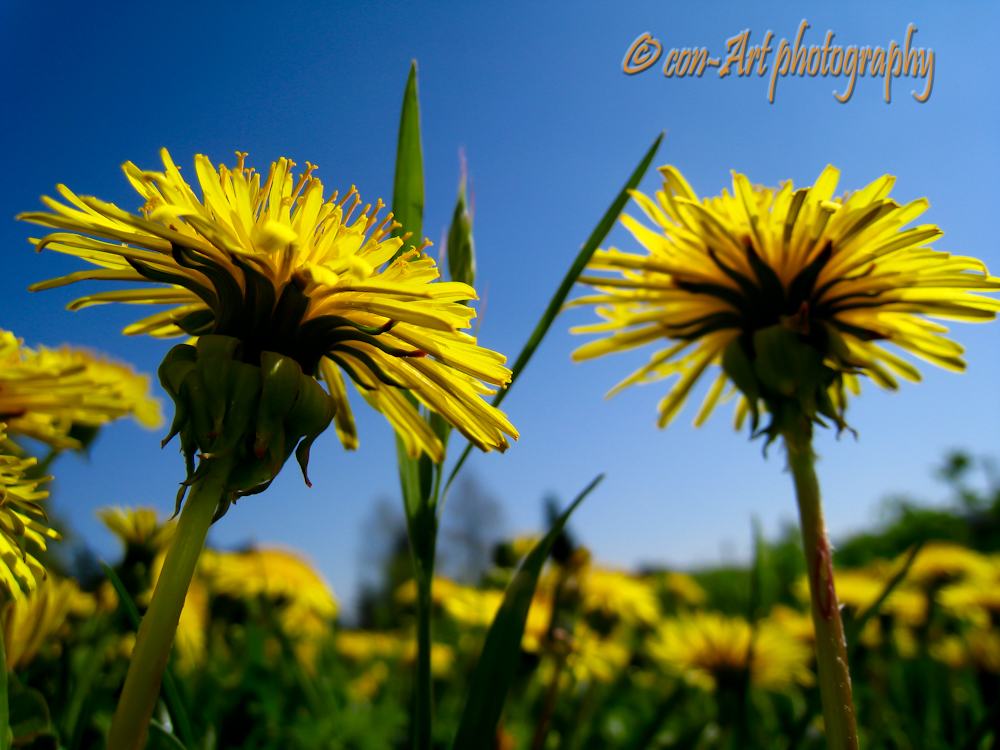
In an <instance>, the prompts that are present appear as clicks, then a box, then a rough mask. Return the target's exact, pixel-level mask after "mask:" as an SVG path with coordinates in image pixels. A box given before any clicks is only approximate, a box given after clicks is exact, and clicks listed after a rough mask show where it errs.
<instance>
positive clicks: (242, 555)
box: [201, 549, 337, 621]
mask: <svg viewBox="0 0 1000 750" xmlns="http://www.w3.org/2000/svg"><path fill="white" fill-rule="evenodd" d="M201 574H202V575H203V576H204V577H205V578H206V580H207V581H208V582H209V585H210V587H211V589H212V591H214V592H215V593H216V594H226V595H227V596H231V597H233V598H236V599H252V598H253V597H256V596H263V597H265V598H267V599H271V600H274V601H282V602H285V603H287V604H288V605H289V606H295V607H298V608H299V609H300V611H307V612H310V613H312V614H314V615H316V616H317V617H319V618H320V619H322V620H326V621H329V620H332V619H333V618H334V617H336V616H337V600H336V599H335V598H334V596H333V592H332V591H331V590H330V587H329V586H328V585H327V584H326V582H325V581H324V580H323V579H322V577H320V575H319V574H318V573H317V572H316V571H315V570H314V569H313V568H312V566H310V565H309V564H308V563H306V562H305V561H304V560H303V559H302V558H301V556H300V555H299V554H297V553H294V552H291V551H287V550H279V549H261V550H253V551H251V552H234V553H212V554H203V555H202V563H201Z"/></svg>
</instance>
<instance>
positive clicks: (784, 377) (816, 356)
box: [722, 322, 849, 443]
mask: <svg viewBox="0 0 1000 750" xmlns="http://www.w3.org/2000/svg"><path fill="white" fill-rule="evenodd" d="M790 325H793V323H792V322H782V323H779V324H777V325H772V326H768V327H766V328H761V329H758V330H756V331H754V332H753V334H752V335H747V334H744V335H742V336H739V337H738V338H735V339H733V340H732V341H730V342H729V344H728V345H727V346H726V348H725V350H724V351H723V353H722V368H723V370H725V372H726V375H727V376H729V378H730V379H731V380H732V381H733V383H734V384H735V385H736V387H737V388H738V389H739V390H740V391H741V392H742V393H743V395H744V396H745V397H746V401H747V404H748V406H749V410H750V418H751V425H752V427H753V429H754V431H755V432H756V430H757V423H758V420H759V416H760V415H759V413H758V401H763V402H764V406H765V408H766V409H767V411H768V412H769V413H770V414H771V423H770V424H769V425H768V426H767V427H765V428H764V431H763V432H764V433H765V434H766V435H767V437H768V442H769V443H770V442H771V441H772V440H774V439H775V438H777V437H778V435H779V434H781V433H782V431H783V430H785V429H786V428H788V427H790V426H792V425H793V424H794V423H795V422H796V421H797V420H798V419H799V417H801V416H805V417H806V418H808V419H809V420H810V421H811V422H819V423H822V420H821V419H820V416H821V415H822V416H824V417H828V418H829V419H830V420H832V421H833V422H834V423H835V424H836V425H837V427H838V428H839V429H841V430H843V429H845V428H846V429H849V428H848V426H847V423H846V422H845V421H844V418H843V414H842V412H841V411H840V410H838V409H837V406H836V405H835V404H834V403H833V400H832V399H831V398H830V388H831V386H834V385H835V384H836V385H837V386H838V387H840V388H843V383H842V373H841V372H839V371H837V370H834V369H833V368H832V367H829V366H828V365H826V364H824V362H823V360H824V355H823V352H822V350H821V349H819V348H817V347H816V346H815V345H814V343H813V342H812V341H807V340H806V339H805V337H804V336H802V335H801V334H800V333H798V332H796V331H794V330H792V329H791V328H790V327H789V326H790Z"/></svg>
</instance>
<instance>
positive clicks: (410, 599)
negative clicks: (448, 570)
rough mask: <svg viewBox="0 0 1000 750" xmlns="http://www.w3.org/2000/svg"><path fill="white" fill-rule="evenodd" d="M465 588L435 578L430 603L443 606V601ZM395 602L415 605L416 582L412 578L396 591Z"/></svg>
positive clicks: (445, 579) (443, 579) (444, 579)
mask: <svg viewBox="0 0 1000 750" xmlns="http://www.w3.org/2000/svg"><path fill="white" fill-rule="evenodd" d="M464 588H465V587H464V586H462V585H460V584H458V583H455V582H454V581H450V580H448V579H447V578H435V579H434V581H433V582H432V583H431V602H433V603H434V604H437V605H438V606H440V605H443V604H444V602H445V600H446V599H448V598H449V597H451V596H454V595H455V594H456V592H459V591H461V590H462V589H464ZM395 597H396V601H397V602H399V603H400V604H416V603H417V582H416V581H414V580H413V579H412V578H411V579H410V580H409V581H407V582H406V583H404V584H403V585H402V586H400V587H399V588H398V589H396V594H395Z"/></svg>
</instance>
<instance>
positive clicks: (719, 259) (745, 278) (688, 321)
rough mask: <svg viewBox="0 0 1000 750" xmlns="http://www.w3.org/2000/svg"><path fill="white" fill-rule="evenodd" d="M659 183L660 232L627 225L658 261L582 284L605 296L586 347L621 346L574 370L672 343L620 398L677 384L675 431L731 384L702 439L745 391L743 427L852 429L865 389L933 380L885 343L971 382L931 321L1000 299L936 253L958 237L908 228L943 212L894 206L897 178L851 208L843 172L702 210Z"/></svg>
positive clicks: (631, 256)
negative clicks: (796, 410) (710, 379)
mask: <svg viewBox="0 0 1000 750" xmlns="http://www.w3.org/2000/svg"><path fill="white" fill-rule="evenodd" d="M660 171H661V173H662V174H663V177H664V179H665V182H664V186H663V190H661V191H658V192H657V193H656V200H655V201H654V200H652V199H650V198H649V197H647V196H645V195H643V194H642V193H639V192H634V193H633V194H632V195H633V197H634V198H635V200H636V202H637V203H638V204H639V206H640V207H641V208H642V209H643V211H644V212H645V213H646V215H647V216H648V217H649V218H650V220H651V221H652V222H653V223H654V224H655V225H656V227H655V229H650V228H648V227H646V226H644V225H643V224H641V223H640V222H638V221H636V220H635V219H633V218H632V217H630V216H624V217H623V218H622V223H623V224H624V225H625V226H626V227H628V229H629V230H631V232H632V233H633V234H634V235H635V237H636V239H638V240H639V242H640V243H641V244H642V245H643V246H644V248H645V250H646V252H645V253H643V254H637V253H628V252H622V251H619V250H616V249H613V248H612V249H611V250H607V251H603V250H599V251H598V252H597V253H596V254H595V255H594V258H593V260H592V261H591V263H590V266H589V268H590V269H591V270H593V271H601V272H610V275H608V276H594V275H591V276H583V277H581V279H580V281H581V282H582V283H586V284H590V285H592V286H594V287H595V289H596V290H597V292H598V294H595V295H593V296H588V297H583V298H581V299H578V300H576V301H575V302H574V304H577V305H579V304H595V305H598V312H599V314H600V315H601V317H602V318H604V322H601V323H596V324H593V325H587V326H581V327H579V328H576V329H575V332H578V333H605V334H607V333H610V334H611V335H610V336H607V337H605V338H602V339H599V340H597V341H594V342H592V343H590V344H586V345H584V346H583V347H581V348H579V349H577V351H576V352H575V353H574V358H575V359H577V360H583V359H591V358H593V357H597V356H600V355H603V354H607V353H610V352H616V351H625V350H628V349H632V348H634V347H637V346H642V345H644V344H647V343H652V342H655V341H660V340H663V339H666V340H668V341H670V342H671V345H670V346H669V347H668V348H666V349H663V350H661V351H659V352H657V353H656V354H654V355H653V357H652V359H651V360H650V362H649V364H647V365H646V366H644V367H643V368H641V369H640V370H638V371H637V372H635V373H633V374H632V375H631V376H629V377H628V378H626V379H625V380H624V381H622V382H621V383H620V384H619V385H618V386H616V387H615V388H614V389H613V390H612V393H616V392H617V391H619V390H621V389H622V388H624V387H626V386H629V385H632V384H635V383H646V382H651V381H655V380H660V379H663V378H669V377H676V382H675V383H674V385H673V387H672V388H671V390H670V392H669V393H668V394H667V396H666V397H665V398H664V399H663V400H662V401H661V402H660V419H659V424H660V426H661V427H662V426H665V425H666V424H667V423H668V422H670V420H671V419H673V417H674V416H675V415H676V414H677V412H678V411H679V410H680V408H681V406H682V405H683V404H684V402H685V400H686V399H687V397H688V395H689V393H690V392H691V390H692V388H693V387H694V385H695V383H696V382H697V381H698V380H699V379H700V378H701V376H702V375H703V374H704V373H705V371H706V370H708V369H709V367H710V366H712V365H717V366H719V367H721V372H719V373H718V375H717V376H716V378H715V381H714V383H713V385H712V386H711V387H710V389H709V391H708V395H707V396H706V398H705V400H704V402H703V404H702V406H701V409H700V411H699V412H698V415H697V417H696V420H695V423H696V424H701V423H702V422H703V421H704V420H705V419H706V418H707V417H708V415H709V413H710V412H711V411H712V409H713V408H714V407H715V405H716V403H717V402H718V401H719V400H720V398H721V397H722V396H723V395H724V394H725V393H726V391H727V388H726V386H727V384H728V383H729V382H730V381H731V382H732V384H733V386H734V387H735V388H736V389H738V390H739V391H741V393H742V397H741V399H740V402H739V406H738V410H737V423H738V424H739V423H742V421H743V419H744V417H745V416H746V414H747V413H750V414H751V415H752V416H753V417H754V419H755V420H756V416H757V414H758V412H759V409H760V404H761V402H763V403H764V405H765V406H766V407H767V408H768V409H769V410H771V411H772V415H773V414H774V411H776V410H778V409H780V406H781V404H782V402H783V401H787V400H794V401H797V402H798V403H799V404H801V405H802V407H803V408H804V410H805V411H806V413H807V415H808V416H809V417H810V418H815V419H819V418H821V417H822V416H826V417H828V418H829V419H831V420H833V421H834V422H836V423H837V424H838V425H841V426H843V425H844V420H843V417H844V410H845V409H846V407H847V397H846V393H847V391H852V392H855V393H857V392H858V389H859V380H858V376H859V375H866V376H868V377H869V378H871V379H872V380H873V381H875V383H877V384H878V385H880V386H882V387H884V388H890V389H894V388H896V387H897V380H896V376H901V377H903V378H906V379H908V380H914V381H916V380H919V379H920V374H919V372H918V371H917V370H916V368H915V367H914V366H913V365H912V364H910V363H909V362H907V361H906V360H904V359H903V358H901V357H899V356H897V355H896V354H894V353H892V352H890V351H888V350H887V349H885V348H884V347H883V346H882V344H883V343H888V344H894V345H895V346H897V347H899V348H901V349H903V350H906V351H908V352H910V353H912V354H915V355H916V356H918V357H920V358H922V359H925V360H927V361H929V362H933V363H934V364H937V365H940V366H942V367H946V368H948V369H951V370H959V371H961V370H963V369H964V368H965V362H964V361H963V360H962V358H961V355H962V347H961V346H959V345H958V344H956V343H955V342H953V341H951V340H950V339H948V338H946V337H945V336H943V335H942V334H944V333H946V332H947V329H946V328H944V327H943V326H941V325H940V324H938V323H932V322H930V321H929V320H927V319H926V318H923V317H921V315H927V316H931V317H935V318H944V319H951V320H962V321H985V320H992V319H993V318H994V317H995V315H996V311H997V310H998V309H1000V302H998V301H997V300H995V299H992V298H988V297H983V296H981V295H980V294H978V293H979V292H992V291H996V290H998V289H1000V280H998V279H996V278H994V277H992V276H990V275H989V274H988V273H987V270H986V267H985V266H984V265H983V263H982V262H981V261H979V260H976V259H975V258H966V257H957V256H952V255H949V254H948V253H946V252H938V251H934V250H931V249H930V248H928V247H927V243H930V242H933V241H934V240H936V239H938V238H939V237H941V235H942V234H943V232H942V231H941V230H940V229H939V228H938V227H937V226H934V225H933V224H923V225H919V226H915V227H911V228H909V229H904V228H903V227H904V226H905V225H907V224H908V223H910V222H911V221H913V220H914V219H916V218H917V217H918V216H919V215H920V214H922V213H923V212H924V211H925V210H926V209H927V207H928V202H927V200H926V199H925V198H921V199H918V200H915V201H912V202H910V203H908V204H906V205H903V206H901V205H899V204H898V203H896V202H895V201H893V200H892V199H890V198H889V197H888V194H889V191H890V189H891V188H892V186H893V183H894V181H895V178H893V177H889V176H885V177H881V178H879V179H878V180H876V181H874V182H873V183H871V184H870V185H868V186H867V187H865V188H864V189H862V190H859V191H856V192H854V193H850V194H848V195H846V196H845V197H843V198H841V197H834V190H835V188H836V185H837V179H838V176H839V173H838V171H837V170H836V169H834V168H833V167H827V168H826V169H825V170H824V171H823V173H822V174H821V175H820V176H819V178H818V179H817V180H816V183H815V184H814V185H813V186H812V187H808V188H800V189H798V190H796V189H795V188H794V187H793V186H792V183H791V182H790V181H789V182H786V183H784V184H783V186H782V187H781V189H780V190H771V189H769V188H763V187H760V186H752V185H751V184H750V182H749V180H748V179H747V178H746V176H745V175H742V174H737V173H735V172H734V173H733V193H732V195H730V194H729V193H728V192H727V191H723V193H722V195H721V196H720V197H716V198H705V199H701V200H699V199H698V197H697V196H696V195H695V193H694V191H693V190H692V189H691V187H690V186H689V185H688V183H687V182H686V181H685V180H684V178H683V177H682V176H681V174H680V173H679V172H678V171H677V170H676V169H675V168H674V167H664V168H662V169H661V170H660Z"/></svg>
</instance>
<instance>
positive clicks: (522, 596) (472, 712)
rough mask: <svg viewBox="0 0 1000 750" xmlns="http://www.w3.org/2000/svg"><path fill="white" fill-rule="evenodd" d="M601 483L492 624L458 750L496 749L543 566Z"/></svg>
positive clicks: (538, 555) (546, 542)
mask: <svg viewBox="0 0 1000 750" xmlns="http://www.w3.org/2000/svg"><path fill="white" fill-rule="evenodd" d="M602 479H604V475H603V474H601V475H600V476H598V477H597V478H596V479H595V480H594V481H593V482H591V483H590V484H589V485H587V487H586V488H585V489H584V490H583V492H581V493H580V494H579V495H578V496H577V497H576V499H575V500H574V501H573V502H572V503H571V504H570V506H569V508H567V509H566V511H565V512H564V513H563V514H562V515H561V516H559V518H558V519H556V522H555V523H554V524H553V525H552V528H551V529H550V530H549V533H548V534H546V535H545V538H544V539H542V540H541V541H540V542H539V543H538V544H536V545H535V547H534V549H532V550H531V552H529V553H528V556H527V557H526V558H524V562H523V563H521V567H520V569H519V570H518V571H517V574H516V575H515V576H514V579H513V580H512V581H511V582H510V585H509V586H508V587H507V591H506V593H505V594H504V597H503V603H502V604H501V605H500V610H499V611H498V612H497V615H496V617H495V618H494V619H493V624H492V625H491V626H490V631H489V633H487V634H486V642H485V643H484V644H483V652H482V654H481V655H480V657H479V662H478V663H477V664H476V671H475V672H474V674H473V675H472V683H471V684H470V686H469V697H468V700H467V701H466V703H465V709H464V710H463V711H462V721H461V723H460V724H459V727H458V733H457V734H456V735H455V743H454V745H452V748H453V750H482V748H484V747H493V744H494V736H495V734H496V728H497V722H498V721H499V720H500V713H501V712H502V711H503V704H504V701H505V700H506V699H507V691H508V690H510V685H511V683H512V682H513V681H514V673H515V670H516V669H517V661H518V660H517V654H518V652H519V651H520V648H521V636H522V635H523V634H524V624H525V622H526V621H527V619H528V610H529V609H530V608H531V600H532V599H533V598H534V596H535V588H536V587H537V586H538V576H539V574H540V573H541V570H542V565H543V564H544V563H545V559H546V558H547V557H548V556H549V551H550V550H551V548H552V543H553V542H554V541H555V540H556V537H558V536H559V534H560V533H562V530H563V527H564V526H565V525H566V521H567V520H568V519H569V516H570V514H571V513H572V512H573V511H574V510H576V507H577V506H578V505H579V504H580V503H581V502H583V499H584V498H585V497H586V496H587V495H589V494H590V492H591V490H593V489H594V488H595V487H596V486H597V485H598V484H599V483H600V481H601V480H602Z"/></svg>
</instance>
